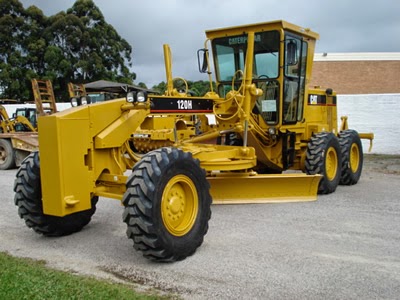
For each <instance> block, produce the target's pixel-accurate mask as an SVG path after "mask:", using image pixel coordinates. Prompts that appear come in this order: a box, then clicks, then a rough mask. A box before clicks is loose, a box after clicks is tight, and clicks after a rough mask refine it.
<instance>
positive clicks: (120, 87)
mask: <svg viewBox="0 0 400 300" xmlns="http://www.w3.org/2000/svg"><path fill="white" fill-rule="evenodd" d="M85 88H86V89H87V90H92V91H106V92H111V93H126V92H128V91H132V90H133V91H146V92H154V91H153V90H150V89H145V88H141V87H139V86H137V85H133V84H126V83H120V82H113V81H107V80H98V81H93V82H90V83H86V84H85Z"/></svg>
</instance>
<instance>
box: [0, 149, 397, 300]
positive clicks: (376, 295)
mask: <svg viewBox="0 0 400 300" xmlns="http://www.w3.org/2000/svg"><path fill="white" fill-rule="evenodd" d="M15 173H16V170H9V171H0V191H1V193H0V203H1V205H2V210H1V212H0V226H1V231H0V251H3V252H8V253H10V254H12V255H14V256H20V257H30V258H34V259H40V260H45V261H46V262H47V263H48V265H49V266H50V267H54V268H57V269H62V270H67V271H70V272H73V273H80V274H89V275H93V276H96V277H101V278H108V279H113V280H118V281H124V282H129V283H131V284H133V286H134V287H135V288H138V289H144V290H150V291H153V292H154V291H155V292H161V293H167V294H169V295H172V296H176V297H179V298H184V299H212V298H218V299H398V298H399V295H400V200H399V194H400V180H399V179H400V177H399V175H400V156H376V155H366V159H365V166H364V173H363V176H362V178H361V180H360V182H359V183H358V184H357V185H355V186H350V187H347V186H339V187H338V189H337V191H336V192H335V193H334V194H331V195H326V196H320V197H318V201H316V202H307V203H286V204H261V205H228V206H213V207H212V214H213V215H212V218H211V221H210V229H209V232H208V234H207V235H206V237H205V241H204V243H203V245H202V246H201V247H200V248H199V249H198V251H197V252H196V253H195V255H193V256H192V257H189V258H187V259H186V260H184V261H181V262H176V263H169V264H159V263H152V262H150V261H148V260H146V259H145V258H143V257H142V256H141V254H140V253H138V252H136V251H134V249H133V248H132V243H131V241H130V240H128V239H127V237H126V235H125V230H126V226H125V224H124V223H123V222H122V207H121V205H120V204H119V202H118V201H115V200H112V199H105V198H101V199H100V201H99V204H98V209H97V212H96V214H95V215H94V216H93V219H92V222H91V223H90V224H89V225H88V226H87V227H85V228H84V230H82V231H81V232H79V233H76V234H73V235H70V236H66V237H62V238H45V237H42V236H40V235H38V234H35V233H34V232H33V231H32V230H30V229H28V228H27V227H26V226H25V224H24V222H23V220H21V219H20V218H19V217H18V214H17V207H16V206H15V205H14V202H13V197H14V194H13V191H12V185H13V181H14V177H15Z"/></svg>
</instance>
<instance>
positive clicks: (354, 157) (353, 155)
mask: <svg viewBox="0 0 400 300" xmlns="http://www.w3.org/2000/svg"><path fill="white" fill-rule="evenodd" d="M349 163H350V169H351V171H352V172H353V173H356V172H357V170H358V166H359V165H360V149H359V148H358V145H357V144H352V145H351V148H350V157H349Z"/></svg>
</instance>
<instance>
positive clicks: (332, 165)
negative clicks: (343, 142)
mask: <svg viewBox="0 0 400 300" xmlns="http://www.w3.org/2000/svg"><path fill="white" fill-rule="evenodd" d="M325 155H326V158H325V172H326V177H327V178H328V179H329V181H331V180H333V179H335V176H336V174H337V172H338V169H337V163H338V157H337V153H336V150H335V148H333V147H329V149H328V151H326V153H325Z"/></svg>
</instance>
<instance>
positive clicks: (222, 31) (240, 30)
mask: <svg viewBox="0 0 400 300" xmlns="http://www.w3.org/2000/svg"><path fill="white" fill-rule="evenodd" d="M279 29H284V30H287V31H290V32H292V33H296V34H298V35H300V36H304V37H306V38H311V39H314V40H316V39H318V38H319V34H318V33H316V32H313V31H311V30H310V29H309V28H304V27H301V26H297V25H294V24H292V23H289V22H286V21H283V20H278V21H271V22H264V23H255V24H248V25H240V26H232V27H226V28H218V29H211V30H206V36H207V38H209V39H214V38H218V37H224V36H232V35H240V34H244V33H247V32H249V31H254V32H260V31H267V30H279Z"/></svg>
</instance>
